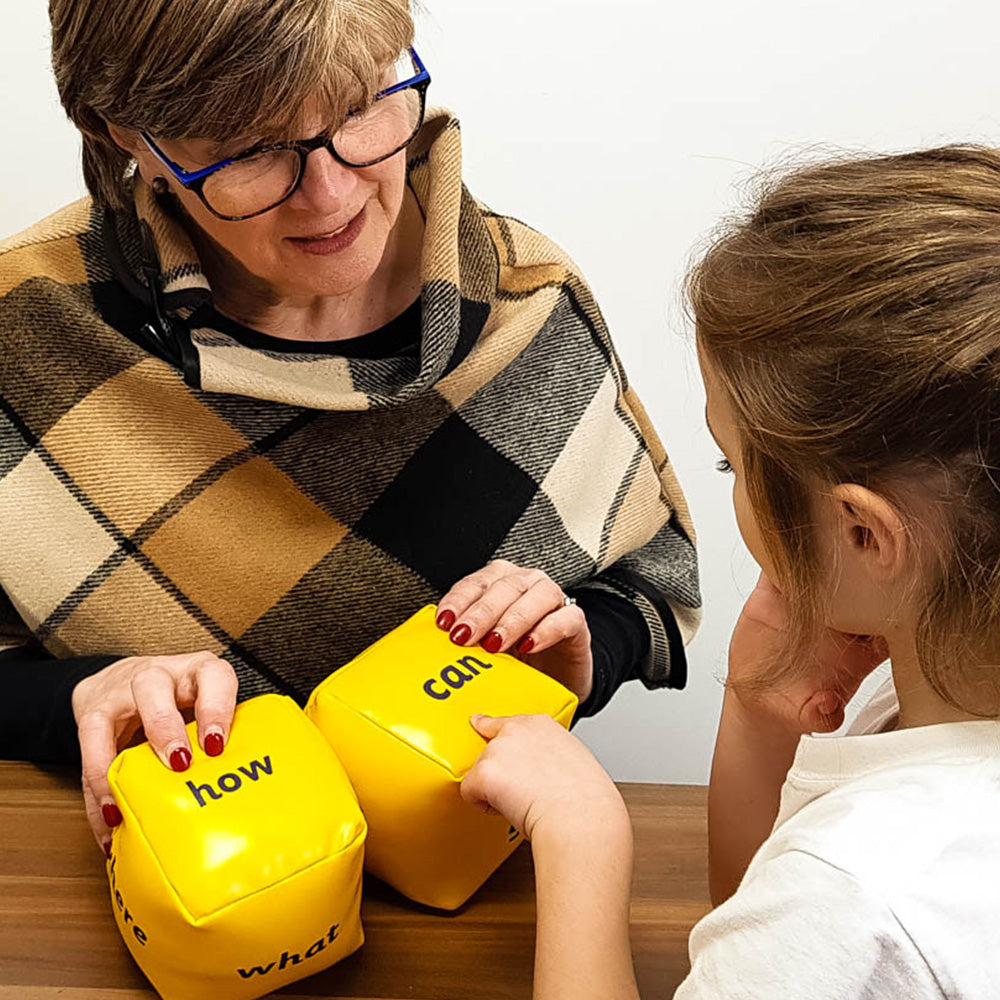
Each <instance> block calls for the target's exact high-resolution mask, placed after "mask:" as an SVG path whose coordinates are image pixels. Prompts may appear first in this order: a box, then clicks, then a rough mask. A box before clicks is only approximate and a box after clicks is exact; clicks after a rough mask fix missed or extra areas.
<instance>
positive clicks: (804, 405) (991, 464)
mask: <svg viewBox="0 0 1000 1000" xmlns="http://www.w3.org/2000/svg"><path fill="white" fill-rule="evenodd" d="M687 289H688V297H689V301H690V304H691V307H692V311H693V314H694V320H695V326H696V329H697V335H698V341H699V347H700V349H701V350H702V351H703V352H704V356H705V357H706V359H707V360H708V361H709V363H710V365H711V366H712V368H713V371H714V372H715V373H716V374H717V375H718V377H719V378H720V380H721V382H722V384H723V385H724V387H725V389H726V391H727V393H728V394H729V397H730V399H731V402H732V405H733V408H734V412H735V413H736V419H737V423H738V426H739V433H740V441H741V450H742V455H741V459H742V462H741V464H742V466H743V469H744V474H745V480H746V483H745V485H746V488H747V494H748V497H749V498H750V502H751V504H752V505H753V508H754V511H755V514H756V515H757V518H758V521H759V523H760V525H761V527H762V529H763V532H762V534H763V537H764V540H765V544H766V545H767V549H768V554H769V556H770V557H771V558H772V560H773V563H774V566H775V573H776V576H777V577H778V579H777V580H776V582H777V583H778V585H779V586H780V587H781V588H782V589H783V591H784V592H785V595H786V599H787V601H788V602H789V604H790V611H791V615H792V620H793V622H794V627H793V629H792V634H791V640H790V649H789V650H786V653H790V654H795V653H797V654H798V658H797V662H798V664H799V665H800V668H801V669H803V670H804V669H806V666H807V663H808V655H807V649H808V644H809V642H810V641H811V638H812V637H813V636H815V634H816V630H817V628H818V627H819V626H820V624H821V622H822V619H823V607H822V605H823V596H822V582H821V580H820V575H821V574H820V561H819V555H818V549H817V545H816V539H815V537H814V532H813V529H812V527H811V523H812V517H811V507H810V498H811V496H812V495H813V494H814V492H815V490H816V488H817V485H819V486H820V487H822V486H823V485H833V484H836V483H860V484H861V485H863V486H867V487H868V488H870V489H873V490H875V491H877V492H879V493H881V494H882V495H883V496H886V497H887V498H888V499H889V500H890V501H891V502H892V503H893V504H894V505H895V506H896V508H897V509H898V510H899V511H900V512H901V514H902V515H903V519H904V523H905V524H906V526H907V529H908V532H909V533H910V536H911V537H912V538H913V539H914V541H915V542H916V543H917V544H918V545H921V546H922V551H923V552H925V553H926V554H928V557H929V561H930V563H931V564H932V565H933V566H934V570H933V571H932V572H931V574H930V576H931V579H928V580H925V581H922V584H921V586H922V588H923V590H922V593H921V595H920V598H919V599H920V601H921V607H922V613H921V616H920V621H919V625H918V633H917V651H918V656H919V659H920V664H921V669H922V670H923V672H924V675H925V676H926V677H927V679H928V681H929V682H930V684H931V685H932V687H933V688H934V689H935V691H936V692H937V693H938V694H939V695H940V696H941V697H943V698H944V699H945V700H946V701H948V702H950V703H951V704H953V705H956V706H959V707H962V708H964V709H965V710H966V711H969V712H972V713H975V714H980V715H984V716H996V715H997V714H1000V153H998V152H996V151H994V150H992V149H985V148H978V147H972V146H951V147H945V148H941V149H932V150H928V151H925V152H917V153H911V154H906V155H897V156H886V157H878V158H871V159H861V160H850V161H843V162H829V163H825V164H821V165H817V166H810V167H807V168H804V169H800V170H798V171H796V172H794V173H791V174H790V175H787V176H785V177H783V178H779V179H778V180H777V181H774V182H770V183H767V182H765V189H764V190H763V192H762V193H761V194H760V195H759V196H758V197H757V198H756V204H755V206H754V207H753V209H752V211H751V213H750V215H749V217H747V218H744V219H742V220H739V221H737V222H735V223H733V224H732V225H730V226H728V227H727V228H726V229H725V231H724V232H722V233H721V234H720V235H719V237H718V238H717V239H716V241H715V242H714V244H713V245H712V246H711V248H710V249H709V250H708V252H707V254H706V255H705V256H704V258H703V259H702V260H701V261H700V263H698V264H697V265H696V266H695V267H694V268H693V270H692V271H691V273H690V275H689V278H688V285H687ZM786 662H789V663H794V662H796V657H795V655H789V656H788V657H787V660H786ZM959 665H961V669H960V668H959ZM786 669H790V670H794V669H796V668H795V667H787V668H786Z"/></svg>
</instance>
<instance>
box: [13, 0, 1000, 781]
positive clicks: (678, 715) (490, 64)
mask: <svg viewBox="0 0 1000 1000" xmlns="http://www.w3.org/2000/svg"><path fill="white" fill-rule="evenodd" d="M423 3H424V6H425V8H426V9H425V10H424V12H423V13H422V14H421V15H420V16H419V18H418V24H419V28H418V47H419V48H420V51H421V54H422V55H423V57H424V59H425V61H426V62H427V64H428V67H429V68H430V70H431V73H432V75H433V77H434V83H433V86H432V89H431V97H432V101H433V102H434V103H437V104H445V105H447V106H449V107H451V108H453V109H454V110H455V111H457V112H458V113H459V114H460V115H461V117H462V121H463V135H464V144H465V163H466V168H465V169H466V180H467V183H468V184H469V186H470V188H471V189H472V190H473V192H475V193H476V195H477V196H478V197H480V198H482V199H484V200H485V201H487V202H488V203H489V204H491V205H492V206H493V207H494V208H496V209H498V210H500V211H504V212H509V213H510V214H513V215H515V216H517V217H519V218H522V219H524V220H525V221H527V222H529V223H530V224H532V225H533V226H535V227H536V228H538V229H540V230H542V231H543V232H545V233H547V234H548V235H549V236H551V237H553V238H554V239H555V240H556V241H557V242H559V243H560V244H562V245H563V246H564V247H565V248H566V249H567V250H568V251H569V252H570V253H571V254H572V255H573V256H574V257H575V258H576V260H577V261H578V262H579V263H580V265H581V266H582V267H583V270H584V272H585V273H586V274H587V275H588V277H589V279H590V281H591V283H592V285H593V287H594V289H595V291H596V293H597V296H598V300H599V301H600V302H601V304H602V307H603V309H604V313H605V315H606V317H607V319H608V322H609V324H610V327H611V331H612V334H613V336H614V337H615V340H616V342H617V345H618V348H619V351H620V353H621V355H622V357H623V360H624V362H625V365H626V368H627V369H628V371H629V373H630V375H631V378H632V380H633V382H634V384H635V385H636V387H637V389H638V391H639V393H640V395H641V396H642V398H643V400H644V401H645V403H646V406H647V408H648V409H649V411H650V414H651V416H652V418H653V420H654V421H655V422H656V423H657V425H658V426H659V427H660V429H661V433H662V436H663V438H664V441H665V443H666V445H667V448H668V450H669V452H670V454H671V457H672V459H673V462H674V465H675V467H676V468H677V471H678V474H679V475H680V478H681V482H682V483H683V485H684V487H685V489H686V491H687V495H688V499H689V500H690V502H691V505H692V508H693V511H694V515H695V520H696V522H697V527H698V531H699V536H700V542H699V547H700V553H701V565H702V578H703V594H704V602H705V616H704V624H703V626H702V630H701V633H700V634H699V636H698V637H697V639H696V640H695V642H694V643H693V645H692V646H691V648H690V650H689V655H690V681H689V684H688V687H687V690H686V691H684V692H655V693H649V692H646V691H645V690H644V689H643V688H641V686H639V685H629V687H627V688H626V689H624V690H623V691H622V692H621V693H620V694H619V695H618V697H617V698H616V699H615V701H614V702H613V703H612V705H611V706H610V707H609V708H608V709H607V710H606V711H605V712H604V713H603V714H602V715H601V716H600V717H599V718H598V719H595V720H592V721H588V722H585V723H583V724H581V726H580V727H579V728H578V730H577V732H578V733H579V734H580V735H581V736H583V737H584V739H586V740H587V742H588V743H589V744H590V745H591V746H592V747H593V748H594V750H595V751H596V752H597V753H598V755H599V756H600V758H601V759H602V761H603V762H604V763H605V765H606V766H607V767H608V768H609V769H610V770H611V772H612V774H613V775H614V776H615V777H616V778H620V779H624V780H647V781H670V782H698V783H700V782H704V781H706V780H707V777H708V767H709V761H710V758H711V747H712V741H713V737H714V731H715V725H716V721H717V718H718V711H719V705H720V701H721V686H720V681H719V677H720V675H721V673H722V671H723V669H724V663H725V649H726V643H727V639H728V635H729V632H730V630H731V628H732V624H733V622H734V621H735V619H736V616H737V614H738V612H739V608H740V605H741V603H742V600H743V598H744V596H745V595H746V593H747V592H748V589H749V588H750V587H751V586H752V583H753V580H754V578H755V572H754V568H753V565H752V563H751V561H750V559H749V557H748V556H747V554H746V553H745V551H744V549H743V548H742V546H741V544H740V542H739V538H738V535H737V533H736V529H735V524H734V521H733V517H732V513H731V510H730V506H729V496H728V491H729V486H730V481H729V480H728V479H727V478H725V477H723V476H721V475H719V474H718V473H717V472H715V471H714V468H713V467H714V463H715V460H716V458H717V455H716V451H715V448H714V446H713V445H712V442H711V440H710V438H709V437H708V434H707V432H706V430H705V428H704V421H703V417H702V408H703V406H704V400H703V397H702V391H701V387H700V385H699V382H698V378H697V373H696V369H695V365H694V359H693V353H692V346H691V342H690V333H689V331H687V330H686V328H685V324H684V321H683V315H682V312H681V309H680V307H679V295H678V291H679V285H680V280H681V277H682V275H683V273H684V269H685V263H686V261H687V260H688V259H689V255H690V253H691V250H692V247H693V246H694V245H695V244H696V243H697V242H698V241H699V240H701V239H703V238H704V237H705V235H706V233H707V232H708V231H709V230H710V229H711V227H712V226H713V224H714V223H715V222H716V220H717V219H718V218H719V217H720V215H722V214H723V213H725V212H727V211H731V210H732V209H733V208H734V207H735V206H736V205H737V204H738V203H739V191H738V185H739V184H740V182H742V181H745V180H746V179H747V177H748V176H749V175H750V174H751V173H752V171H753V169H754V168H756V167H758V166H760V165H761V164H764V163H773V162H774V161H775V160H776V159H778V158H783V157H786V156H787V155H788V154H789V153H798V154H802V153H804V152H806V153H808V154H809V155H816V153H817V147H819V146H827V147H836V148H840V149H843V148H848V149H851V150H857V151H869V150H873V151H874V150H877V151H888V150H894V149H900V148H906V147H915V146H927V145H932V144H937V143H940V142H944V141H954V140H975V141H980V142H992V141H995V140H996V138H997V137H998V135H1000V121H998V118H1000V68H998V64H997V59H996V53H997V51H998V47H1000V6H998V5H996V4H994V3H992V2H990V0H952V2H951V3H947V4H945V3H943V2H941V0H761V2H759V3H753V4H750V3H746V2H745V0H698V2H691V3H687V4H679V3H675V2H672V0H617V2H615V3H608V2H606V0H602V2H597V0H502V2H496V0H492V2H484V0H423ZM3 6H4V30H3V32H2V34H0V94H2V95H3V96H2V107H3V109H4V110H3V113H2V133H0V134H2V136H3V139H2V146H0V149H2V154H3V155H2V157H0V235H6V234H8V233H11V232H15V231H17V230H18V229H21V228H23V227H24V226H26V225H28V224H30V223H31V222H33V221H34V220H36V219H38V218H40V217H41V216H43V215H46V214H48V213H49V212H50V211H52V210H54V209H55V208H57V207H59V206H60V205H62V204H64V203H66V202H68V201H70V200H73V199H75V198H77V197H79V196H80V195H81V194H82V193H83V186H82V182H81V180H80V175H79V167H78V142H77V139H76V136H75V134H74V132H73V130H72V129H71V127H70V126H69V125H68V124H67V123H66V121H65V119H64V117H63V115H62V111H61V109H60V107H59V105H58V101H57V98H56V93H55V87H54V85H53V83H52V81H51V74H50V70H49V65H48V59H49V57H48V40H47V30H48V24H47V20H46V13H45V7H46V4H45V3H44V2H43V0H4V5H3Z"/></svg>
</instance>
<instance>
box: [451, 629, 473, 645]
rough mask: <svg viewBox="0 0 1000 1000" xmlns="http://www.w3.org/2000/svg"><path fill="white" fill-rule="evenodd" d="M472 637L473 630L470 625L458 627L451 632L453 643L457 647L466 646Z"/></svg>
mask: <svg viewBox="0 0 1000 1000" xmlns="http://www.w3.org/2000/svg"><path fill="white" fill-rule="evenodd" d="M471 636H472V628H471V626H469V625H456V626H455V627H454V628H453V629H452V630H451V641H452V642H453V643H455V645H456V646H464V645H465V644H466V643H467V642H468V641H469V639H470V638H471Z"/></svg>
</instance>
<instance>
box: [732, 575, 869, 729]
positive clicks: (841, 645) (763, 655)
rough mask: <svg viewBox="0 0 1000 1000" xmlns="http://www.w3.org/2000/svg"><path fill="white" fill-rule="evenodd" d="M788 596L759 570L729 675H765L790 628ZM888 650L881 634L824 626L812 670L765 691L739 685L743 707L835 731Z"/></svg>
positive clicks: (791, 723) (798, 725)
mask: <svg viewBox="0 0 1000 1000" xmlns="http://www.w3.org/2000/svg"><path fill="white" fill-rule="evenodd" d="M786 622H787V616H786V614H785V604H784V598H783V597H782V595H781V592H780V591H779V590H778V589H777V588H776V587H775V586H774V584H773V583H771V581H770V580H769V579H768V578H767V577H766V576H765V575H764V574H763V573H761V575H760V578H759V579H758V581H757V586H756V587H755V588H754V590H753V593H751V594H750V596H749V597H748V598H747V601H746V604H744V606H743V611H742V613H741V614H740V617H739V620H738V621H737V623H736V628H735V630H734V631H733V637H732V640H731V642H730V645H729V679H730V680H731V681H733V680H735V681H740V680H745V679H746V678H749V677H760V676H761V675H762V674H763V675H764V676H765V677H766V671H767V669H768V666H769V664H771V663H773V662H774V655H775V653H776V651H777V650H778V649H779V648H780V645H781V641H782V638H783V635H782V633H783V632H784V631H785V629H786V627H787V626H786ZM887 656H888V649H887V648H886V645H885V642H884V641H883V640H882V639H881V638H880V637H878V636H868V635H848V634H847V633H845V632H837V631H835V630H834V629H826V630H825V631H824V632H823V635H822V638H821V640H820V641H819V642H818V644H817V645H816V647H815V648H814V649H813V656H812V662H811V664H810V670H809V671H808V672H807V673H806V674H805V675H804V676H803V677H801V678H799V679H798V680H795V681H793V682H791V684H788V685H785V686H782V687H779V688H775V689H772V690H766V691H762V692H760V693H756V692H753V693H751V692H748V691H747V689H746V688H741V687H738V686H737V688H736V690H735V693H736V696H737V698H738V700H739V702H740V703H741V704H742V705H743V708H744V709H745V710H746V711H747V712H749V713H751V714H753V715H760V714H764V715H767V716H770V717H771V718H772V719H776V720H778V721H779V722H780V723H781V724H783V725H784V726H785V727H786V728H787V729H788V730H789V731H790V732H794V733H813V732H832V731H833V730H835V729H839V728H840V726H841V725H842V724H843V722H844V707H845V705H846V704H847V703H848V702H849V701H850V700H851V698H853V697H854V695H855V693H856V692H857V690H858V688H859V687H860V685H861V682H862V681H863V680H864V679H865V678H866V677H867V676H868V675H869V674H870V673H871V672H872V671H873V670H874V669H875V668H876V667H877V666H878V665H879V664H880V663H882V662H883V661H884V660H885V659H886V657H887Z"/></svg>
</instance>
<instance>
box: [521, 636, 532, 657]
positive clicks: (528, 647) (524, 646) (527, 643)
mask: <svg viewBox="0 0 1000 1000" xmlns="http://www.w3.org/2000/svg"><path fill="white" fill-rule="evenodd" d="M534 648H535V640H534V639H532V638H531V636H530V635H526V636H525V637H524V638H523V639H522V640H521V641H520V642H519V643H518V644H517V651H518V652H519V653H521V654H527V653H530V652H531V651H532V650H533V649H534Z"/></svg>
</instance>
